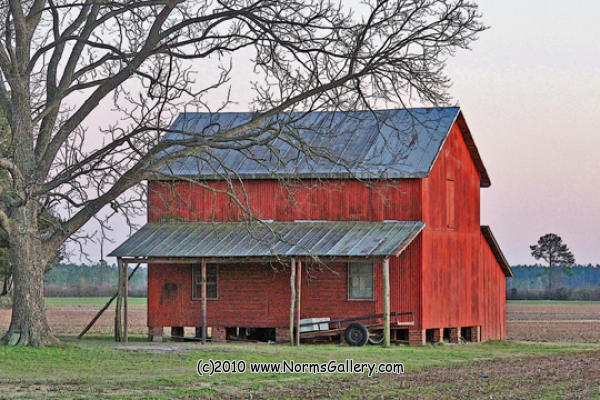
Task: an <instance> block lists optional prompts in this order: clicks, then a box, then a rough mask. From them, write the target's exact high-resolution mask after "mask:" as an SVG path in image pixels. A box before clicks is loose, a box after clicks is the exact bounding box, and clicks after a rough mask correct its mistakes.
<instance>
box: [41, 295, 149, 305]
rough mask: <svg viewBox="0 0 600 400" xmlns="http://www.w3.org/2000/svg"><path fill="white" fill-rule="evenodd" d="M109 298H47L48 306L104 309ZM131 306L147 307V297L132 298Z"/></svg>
mask: <svg viewBox="0 0 600 400" xmlns="http://www.w3.org/2000/svg"><path fill="white" fill-rule="evenodd" d="M109 299H110V298H109V297H46V306H59V307H60V306H63V307H65V306H94V307H102V306H103V305H105V304H106V302H107V301H108V300H109ZM129 304H131V305H146V298H145V297H130V298H129Z"/></svg>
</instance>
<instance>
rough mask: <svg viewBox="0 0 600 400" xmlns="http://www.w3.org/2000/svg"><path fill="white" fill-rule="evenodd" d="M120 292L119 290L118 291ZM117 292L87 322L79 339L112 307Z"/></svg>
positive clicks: (136, 268)
mask: <svg viewBox="0 0 600 400" xmlns="http://www.w3.org/2000/svg"><path fill="white" fill-rule="evenodd" d="M140 265H141V264H138V265H136V267H135V268H134V269H133V271H131V274H129V277H128V278H127V279H131V277H132V276H133V274H135V271H137V270H138V268H139V267H140ZM117 293H118V291H117ZM117 293H115V294H113V296H112V297H111V298H110V300H108V301H107V302H106V304H105V305H104V307H102V308H101V309H100V311H98V313H97V314H96V315H95V316H94V318H92V320H91V321H90V323H89V324H87V326H86V327H85V328H83V330H82V331H81V333H80V334H79V336H77V339H81V338H82V337H83V336H84V335H85V334H86V333H87V332H88V331H89V330H90V329H91V328H92V326H94V324H95V323H96V321H98V318H100V316H101V315H102V314H103V313H104V311H106V310H107V309H108V307H110V305H111V304H112V302H113V301H115V299H116V298H117Z"/></svg>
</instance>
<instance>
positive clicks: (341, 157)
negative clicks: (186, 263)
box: [157, 107, 460, 179]
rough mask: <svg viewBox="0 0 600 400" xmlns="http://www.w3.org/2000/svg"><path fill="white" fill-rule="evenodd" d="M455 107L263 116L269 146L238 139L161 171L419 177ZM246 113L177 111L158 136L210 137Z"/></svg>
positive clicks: (213, 175) (208, 175)
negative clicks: (231, 145)
mask: <svg viewBox="0 0 600 400" xmlns="http://www.w3.org/2000/svg"><path fill="white" fill-rule="evenodd" d="M459 113H460V110H459V108H456V107H447V108H415V109H397V110H378V111H373V112H372V111H352V112H310V113H303V114H301V113H282V114H278V115H276V116H274V117H272V118H271V119H270V120H268V121H266V122H264V123H263V126H264V127H265V128H263V130H265V131H266V130H268V129H271V130H273V129H275V130H281V132H279V134H278V137H277V138H275V139H271V140H270V141H268V145H255V144H252V143H250V142H245V141H244V140H243V139H240V141H239V143H235V144H236V145H239V148H238V149H216V148H214V149H212V150H211V153H210V154H208V153H202V154H199V155H198V156H190V157H186V158H183V159H180V160H177V161H172V162H171V163H170V165H169V167H168V168H166V169H165V170H164V171H163V172H164V175H162V177H163V178H164V177H168V176H173V177H177V176H195V177H198V178H202V179H223V178H224V177H226V176H231V175H237V176H239V177H241V178H245V179H273V178H276V177H282V176H285V177H296V178H314V177H321V178H327V177H331V178H335V177H337V178H352V177H359V178H422V177H426V176H428V175H429V171H430V170H431V167H432V165H433V163H434V161H435V160H436V158H437V155H438V153H439V151H440V149H441V147H442V145H443V143H444V142H445V140H446V137H447V135H448V134H449V132H450V130H451V128H452V125H453V124H454V122H455V121H456V120H457V118H458V116H459ZM252 118H253V114H252V113H213V114H209V113H182V114H180V115H179V117H178V118H177V119H176V121H175V122H174V123H173V125H172V130H173V131H176V132H177V133H169V134H167V135H166V136H165V137H164V139H171V140H178V139H184V138H189V137H190V136H191V135H193V136H196V137H198V136H199V137H204V138H205V139H206V140H208V141H210V140H213V139H212V138H214V137H215V135H218V134H220V133H223V132H226V131H228V130H229V129H231V128H235V127H239V126H241V125H243V124H245V123H247V122H249V121H251V120H252ZM258 132H260V131H258ZM262 134H264V135H266V134H267V133H262ZM262 134H261V135H262ZM307 148H309V151H307ZM157 178H158V179H160V178H161V176H158V177H157Z"/></svg>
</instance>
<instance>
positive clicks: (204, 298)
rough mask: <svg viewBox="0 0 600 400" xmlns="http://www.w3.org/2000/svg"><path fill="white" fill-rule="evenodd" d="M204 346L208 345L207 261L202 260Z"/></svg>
mask: <svg viewBox="0 0 600 400" xmlns="http://www.w3.org/2000/svg"><path fill="white" fill-rule="evenodd" d="M201 265H202V283H201V293H202V344H206V319H207V318H206V260H205V259H202V262H201Z"/></svg>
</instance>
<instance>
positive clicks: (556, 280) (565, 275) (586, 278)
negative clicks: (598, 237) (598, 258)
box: [506, 264, 600, 301]
mask: <svg viewBox="0 0 600 400" xmlns="http://www.w3.org/2000/svg"><path fill="white" fill-rule="evenodd" d="M511 268H512V271H513V275H514V276H513V277H512V278H508V279H507V280H506V297H507V299H509V300H547V299H554V300H596V301H600V264H596V265H593V264H587V265H574V266H572V267H568V268H565V269H563V270H560V271H558V272H559V273H556V274H555V275H554V276H553V277H552V279H553V286H552V289H548V287H549V285H548V279H549V276H550V275H549V274H548V267H547V266H544V265H539V264H536V265H515V266H512V267H511Z"/></svg>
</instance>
